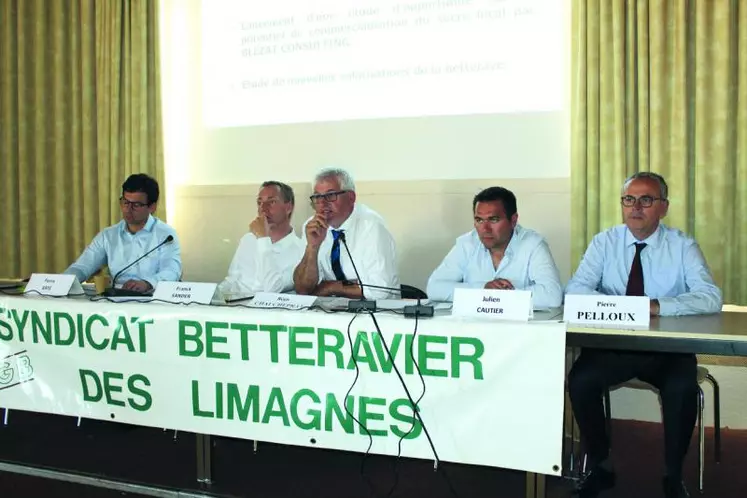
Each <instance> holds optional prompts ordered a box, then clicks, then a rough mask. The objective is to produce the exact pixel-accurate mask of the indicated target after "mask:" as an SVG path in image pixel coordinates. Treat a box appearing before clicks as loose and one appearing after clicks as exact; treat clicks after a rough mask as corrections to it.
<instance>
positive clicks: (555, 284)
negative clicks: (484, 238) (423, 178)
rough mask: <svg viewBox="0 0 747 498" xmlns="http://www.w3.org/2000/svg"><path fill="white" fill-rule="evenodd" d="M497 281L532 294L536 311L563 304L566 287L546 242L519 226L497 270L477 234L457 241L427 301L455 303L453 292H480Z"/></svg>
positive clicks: (433, 279)
mask: <svg viewBox="0 0 747 498" xmlns="http://www.w3.org/2000/svg"><path fill="white" fill-rule="evenodd" d="M497 278H505V279H506V280H508V281H510V282H511V284H512V285H513V286H514V288H515V289H517V290H528V291H532V306H533V307H534V308H552V307H556V306H560V305H561V303H562V301H563V286H562V285H561V284H560V274H559V273H558V267H557V266H555V260H553V258H552V254H551V253H550V247H549V246H548V245H547V242H545V239H544V238H543V237H542V236H541V235H540V234H538V233H537V232H535V231H534V230H529V229H526V228H523V227H521V226H520V225H516V227H515V228H514V233H513V236H512V237H511V240H510V241H509V243H508V246H507V247H506V253H505V254H504V256H503V259H502V260H501V262H500V264H499V265H498V268H497V269H496V268H495V267H494V266H493V259H492V258H491V257H490V251H489V250H488V249H487V248H486V247H485V245H483V243H482V242H480V237H479V236H478V235H477V231H476V230H472V231H470V232H468V233H465V234H464V235H461V236H459V237H458V238H457V239H456V245H455V246H454V247H453V248H452V249H451V251H449V254H447V255H446V257H445V258H444V260H443V261H442V262H441V264H440V265H439V266H438V268H436V270H435V271H434V272H433V274H432V275H431V277H430V278H429V279H428V287H427V291H426V292H427V294H428V298H429V299H432V300H435V301H453V300H454V289H456V288H470V289H481V288H483V287H485V284H487V283H488V282H490V281H491V280H495V279H497Z"/></svg>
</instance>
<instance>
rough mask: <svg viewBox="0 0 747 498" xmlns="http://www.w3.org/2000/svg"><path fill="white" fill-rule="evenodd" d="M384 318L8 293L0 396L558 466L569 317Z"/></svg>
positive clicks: (260, 435) (271, 435) (54, 407)
mask: <svg viewBox="0 0 747 498" xmlns="http://www.w3.org/2000/svg"><path fill="white" fill-rule="evenodd" d="M351 321H352V324H351ZM377 321H378V323H379V324H380V326H381V332H382V335H381V336H380V335H379V334H378V333H377V331H376V329H375V327H374V324H373V321H372V320H371V318H370V316H368V315H359V316H357V317H356V316H354V315H351V314H346V313H336V314H331V313H323V312H318V311H282V310H261V309H249V308H243V307H214V306H190V307H186V306H181V305H165V304H156V303H147V304H146V303H120V304H112V303H105V302H90V301H88V300H86V299H54V298H44V297H21V298H19V297H6V298H0V407H6V408H10V409H21V410H30V411H37V412H46V413H56V414H64V415H72V416H76V415H77V416H82V417H84V418H95V419H102V420H114V421H120V422H126V423H131V424H138V425H145V426H153V427H164V428H170V429H179V430H183V431H191V432H196V433H202V434H216V435H223V436H231V437H238V438H246V439H253V440H259V441H270V442H275V443H281V444H292V445H300V446H312V447H313V446H316V447H320V448H334V449H341V450H348V451H359V452H364V451H366V448H367V447H368V444H369V437H368V435H367V432H368V433H370V435H371V437H372V438H373V447H372V449H371V451H372V452H373V453H379V454H388V455H396V454H397V446H398V441H399V439H400V438H401V437H403V436H404V438H405V439H404V441H403V443H402V455H403V456H407V457H415V458H425V459H432V458H433V453H432V451H431V448H430V446H429V444H428V440H427V437H426V434H425V431H424V430H423V426H422V425H421V424H420V422H419V421H417V420H416V419H414V417H413V410H412V405H411V403H410V401H409V400H408V396H407V394H406V393H405V390H404V388H403V386H402V383H401V382H400V380H399V379H398V376H397V375H396V373H395V370H394V366H396V367H397V368H398V369H399V371H400V373H401V374H402V377H403V378H404V382H405V385H406V386H407V388H408V389H409V391H410V393H411V396H412V398H413V399H414V400H415V401H416V402H417V401H418V400H420V401H419V403H418V407H419V412H420V414H421V416H422V419H423V422H424V425H425V427H426V428H427V431H428V433H429V434H430V436H431V438H432V440H433V444H434V446H435V448H436V451H437V452H438V454H439V456H440V458H441V459H442V460H444V461H451V462H460V463H467V464H477V465H489V466H494V467H502V468H510V469H517V470H524V471H529V472H537V473H542V474H550V475H560V472H561V451H562V423H563V401H564V395H563V385H564V358H565V325H564V324H563V323H549V322H547V323H538V322H530V323H526V324H524V323H507V322H504V323H486V322H484V321H471V320H466V319H458V318H455V317H441V318H436V319H430V320H420V321H419V322H418V324H417V334H414V332H415V321H414V320H412V319H405V318H402V317H400V316H395V315H388V314H383V313H380V314H378V315H377ZM350 338H351V339H352V349H353V350H354V351H355V358H356V359H357V366H358V372H359V374H358V380H357V382H356V383H355V385H354V386H353V388H352V390H351V391H350V393H349V395H348V396H347V398H346V394H347V393H348V391H349V390H350V388H351V386H352V385H353V381H354V379H355V377H356V365H355V362H353V361H352V360H351V340H350ZM385 343H386V345H387V346H388V348H389V349H390V351H391V355H392V357H393V358H394V365H393V364H392V362H391V361H390V360H389V358H388V355H387V352H386V348H385V347H384V344H385ZM411 348H412V353H413V355H414V361H413V358H412V357H411V356H410V349H411ZM418 367H419V369H420V372H421V373H422V376H423V377H422V379H423V380H422V381H421V378H420V376H419V375H418V372H417V368H418ZM421 397H422V399H421ZM356 419H357V422H356Z"/></svg>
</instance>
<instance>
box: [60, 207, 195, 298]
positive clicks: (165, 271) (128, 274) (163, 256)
mask: <svg viewBox="0 0 747 498" xmlns="http://www.w3.org/2000/svg"><path fill="white" fill-rule="evenodd" d="M169 235H171V236H172V237H174V240H172V241H171V242H169V243H168V244H164V245H162V246H161V247H159V248H158V249H157V250H156V251H154V252H153V253H151V254H149V255H148V256H146V257H145V258H143V259H142V260H140V261H138V262H137V263H136V264H135V265H133V266H131V267H130V268H128V269H127V270H125V271H124V272H123V273H122V274H121V275H119V277H117V281H116V282H114V283H115V284H116V285H117V287H119V286H120V285H121V284H123V283H125V282H127V281H128V280H133V279H134V280H144V281H146V282H148V283H149V284H150V285H151V287H153V288H155V287H156V284H157V283H158V282H161V281H166V282H177V281H179V279H180V278H181V274H182V260H181V250H180V248H179V239H178V238H177V237H176V231H175V230H174V229H173V228H172V227H171V226H169V225H167V224H166V223H164V222H163V221H161V220H159V219H158V218H156V217H155V216H152V215H151V216H148V221H146V222H145V226H144V227H143V228H142V229H140V230H138V231H137V232H135V233H132V232H130V231H129V230H128V229H127V223H126V222H125V221H124V220H122V221H120V222H119V223H117V224H116V225H112V226H110V227H107V228H104V229H103V230H102V231H100V232H99V233H98V234H97V235H96V236H95V237H94V238H93V241H92V242H91V243H90V244H89V245H88V247H87V248H86V249H85V251H83V254H81V255H80V257H79V258H78V260H77V261H76V262H75V263H73V264H72V265H70V267H68V268H67V269H66V270H65V272H64V273H66V274H72V275H75V276H77V277H78V280H80V281H84V280H87V279H88V278H90V277H91V275H93V274H94V273H96V272H97V271H98V270H99V269H100V268H101V267H102V266H104V265H108V266H109V273H110V274H111V276H112V278H114V277H115V276H117V274H118V273H119V272H120V270H122V269H123V268H126V267H127V265H129V264H130V263H132V262H133V261H135V260H136V259H137V258H139V257H140V256H142V255H143V254H145V253H147V252H148V251H149V250H151V249H153V248H155V247H156V246H157V245H158V244H160V243H162V242H163V241H164V240H166V238H167V237H168V236H169Z"/></svg>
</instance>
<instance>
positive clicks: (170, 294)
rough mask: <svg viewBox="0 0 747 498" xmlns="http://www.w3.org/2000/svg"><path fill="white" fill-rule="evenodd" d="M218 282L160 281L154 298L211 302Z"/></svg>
mask: <svg viewBox="0 0 747 498" xmlns="http://www.w3.org/2000/svg"><path fill="white" fill-rule="evenodd" d="M217 287H218V284H212V283H207V282H158V284H156V290H155V291H154V292H153V299H158V300H159V301H168V302H170V303H185V304H186V303H199V304H210V302H211V301H212V300H213V295H214V294H215V289H216V288H217Z"/></svg>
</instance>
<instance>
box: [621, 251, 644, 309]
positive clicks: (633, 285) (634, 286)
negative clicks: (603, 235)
mask: <svg viewBox="0 0 747 498" xmlns="http://www.w3.org/2000/svg"><path fill="white" fill-rule="evenodd" d="M644 247H646V243H645V242H639V243H636V245H635V257H633V264H632V265H630V274H629V275H628V287H627V288H626V289H625V295H626V296H645V295H646V294H644V293H643V265H642V264H641V252H642V251H643V248H644Z"/></svg>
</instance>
